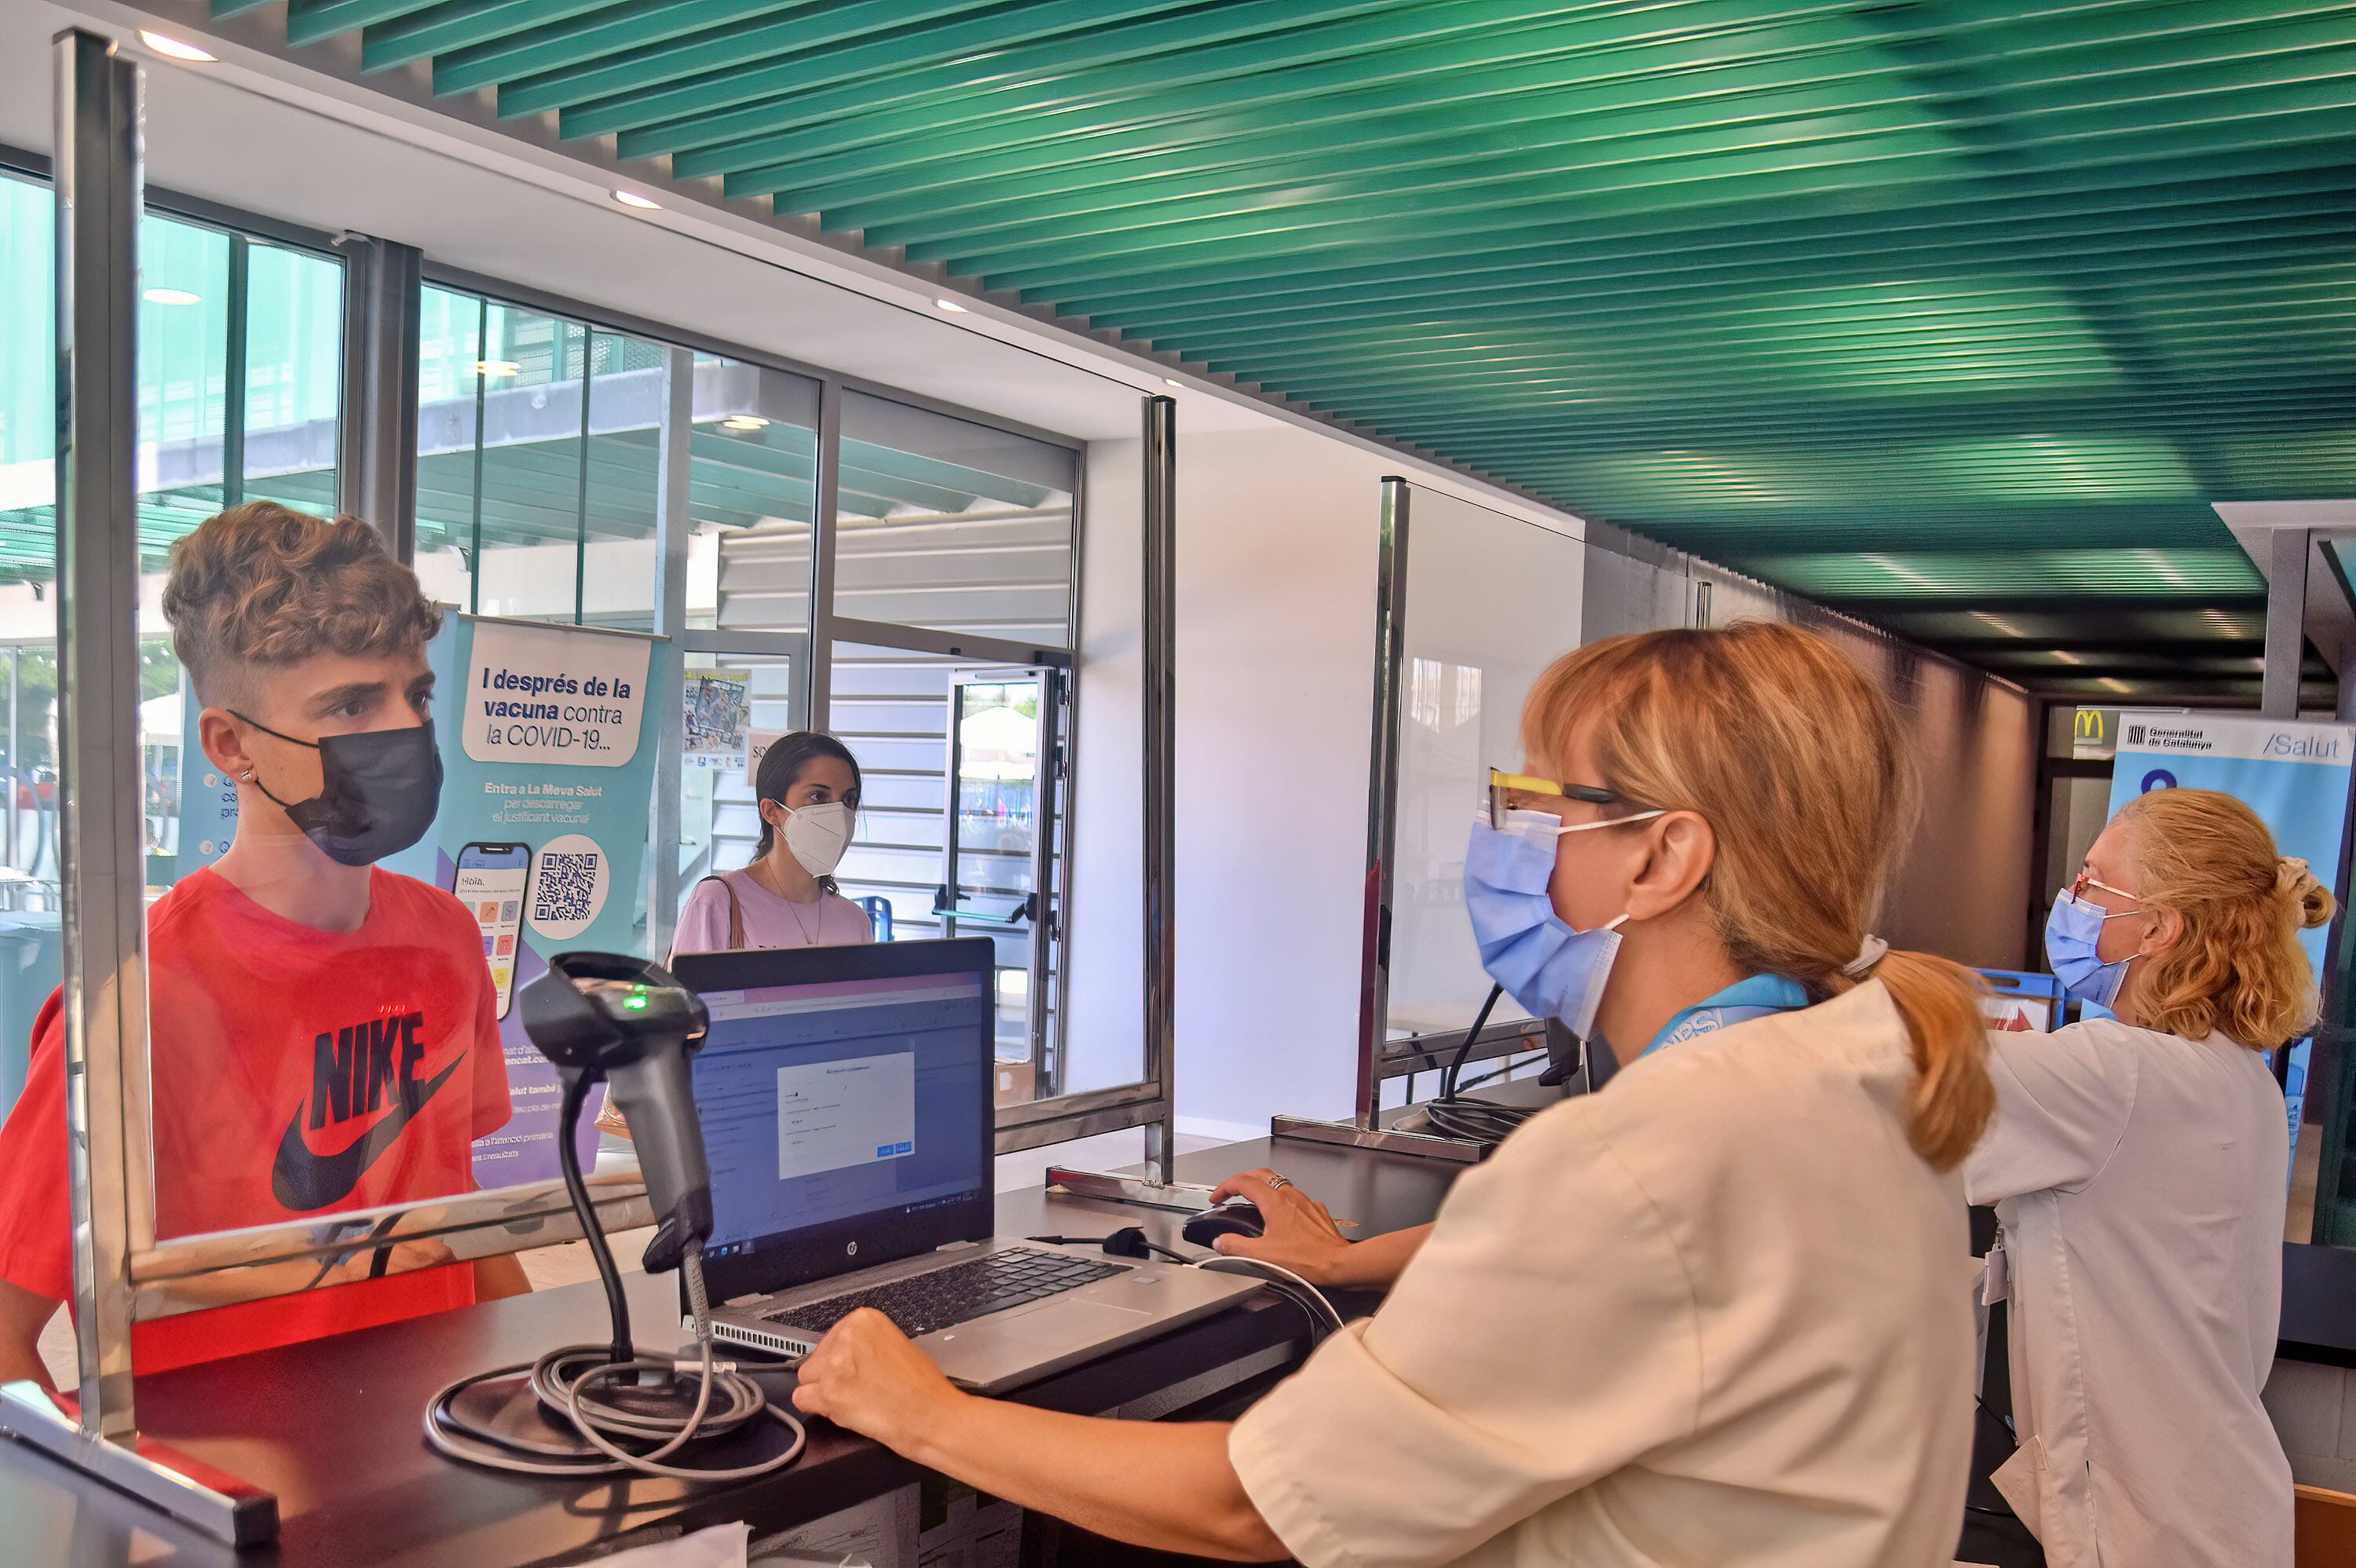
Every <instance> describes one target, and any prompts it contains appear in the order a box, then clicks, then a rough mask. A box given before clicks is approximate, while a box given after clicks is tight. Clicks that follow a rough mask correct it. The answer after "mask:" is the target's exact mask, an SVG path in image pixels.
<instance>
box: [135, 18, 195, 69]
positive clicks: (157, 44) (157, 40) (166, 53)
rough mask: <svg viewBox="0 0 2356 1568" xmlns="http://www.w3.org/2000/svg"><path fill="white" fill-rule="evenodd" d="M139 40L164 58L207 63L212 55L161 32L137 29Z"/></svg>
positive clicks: (192, 62)
mask: <svg viewBox="0 0 2356 1568" xmlns="http://www.w3.org/2000/svg"><path fill="white" fill-rule="evenodd" d="M139 41H140V42H141V43H143V44H145V45H146V46H147V47H148V48H151V49H154V50H155V52H156V53H157V54H159V55H162V56H163V57H164V58H165V59H176V60H187V61H188V62H190V63H191V64H194V65H209V64H211V63H212V60H213V57H212V56H211V55H209V54H207V53H206V52H205V51H204V50H202V49H200V48H197V46H196V45H194V44H184V43H182V42H181V41H180V40H179V39H177V38H167V37H165V36H164V35H163V34H161V33H151V32H149V31H147V30H146V29H145V27H142V28H141V29H140V30H139Z"/></svg>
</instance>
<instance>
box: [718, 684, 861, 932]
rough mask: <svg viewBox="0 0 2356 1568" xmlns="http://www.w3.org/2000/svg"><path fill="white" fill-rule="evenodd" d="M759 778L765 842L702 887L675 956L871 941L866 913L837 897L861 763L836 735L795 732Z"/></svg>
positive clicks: (766, 758) (776, 747) (766, 757)
mask: <svg viewBox="0 0 2356 1568" xmlns="http://www.w3.org/2000/svg"><path fill="white" fill-rule="evenodd" d="M753 782H754V788H755V792H756V794H757V795H759V797H760V798H759V805H760V811H761V842H760V844H759V846H758V847H757V848H755V850H754V852H753V861H752V864H750V865H748V866H746V867H745V868H744V869H742V870H737V871H723V872H722V873H721V874H720V875H718V876H716V877H706V878H704V879H703V880H701V881H700V882H698V883H696V884H695V891H693V892H692V893H690V894H689V895H688V900H687V907H686V908H685V909H683V910H681V911H680V915H679V934H678V936H677V937H676V938H675V939H674V940H673V942H672V944H671V952H672V953H673V954H680V953H713V952H719V951H723V950H725V949H730V948H740V947H847V946H850V945H852V944H857V943H862V942H872V941H873V940H874V939H875V938H874V930H873V927H872V926H870V925H869V924H868V922H867V913H866V912H865V911H864V910H862V909H861V908H860V907H859V906H858V905H857V904H855V903H852V902H851V901H850V900H849V899H847V898H844V897H843V896H842V895H841V893H839V892H837V891H835V888H834V878H833V876H832V874H831V873H832V872H833V870H834V869H835V867H836V866H838V865H840V864H841V860H842V852H843V850H845V849H846V848H849V847H850V845H851V827H852V824H853V819H854V818H855V817H856V816H857V814H858V811H859V762H858V759H856V758H854V757H853V756H852V755H851V752H850V749H849V748H848V747H846V746H844V745H843V743H842V742H841V741H838V740H836V739H835V738H834V737H833V736H831V735H824V734H820V733H819V732H818V731H814V730H798V731H795V732H794V733H792V734H790V735H787V736H783V737H781V738H780V739H778V740H777V741H776V743H774V744H773V745H771V746H770V747H769V749H768V751H767V752H764V753H763V754H762V757H761V766H760V770H759V772H758V773H755V775H754V781H753Z"/></svg>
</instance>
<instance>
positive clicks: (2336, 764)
mask: <svg viewBox="0 0 2356 1568" xmlns="http://www.w3.org/2000/svg"><path fill="white" fill-rule="evenodd" d="M2115 724H2116V733H2115V739H2114V741H2113V746H2114V752H2113V768H2114V772H2113V773H2112V774H2111V815H2112V816H2117V815H2118V812H2119V808H2120V807H2122V806H2124V805H2126V804H2127V802H2129V801H2131V800H2133V799H2135V798H2136V796H2137V795H2144V794H2147V793H2148V792H2149V791H2152V790H2156V789H2213V790H2216V791H2219V792H2220V793H2222V794H2225V795H2232V796H2233V798H2234V799H2236V800H2238V801H2240V802H2241V803H2242V804H2243V805H2246V806H2248V807H2249V808H2250V809H2251V810H2252V811H2254V812H2256V813H2257V814H2258V816H2259V818H2260V820H2262V821H2264V822H2265V825H2266V828H2267V831H2269V832H2271V833H2272V834H2273V835H2274V839H2275V848H2276V851H2277V852H2278V853H2280V854H2284V855H2293V856H2297V858H2298V859H2302V860H2305V861H2306V862H2307V863H2308V868H2309V869H2312V870H2313V871H2314V873H2315V874H2316V876H2317V877H2318V878H2319V879H2320V880H2322V881H2323V882H2324V884H2325V885H2326V886H2328V887H2330V888H2331V889H2332V891H2333V892H2334V893H2335V894H2336V895H2337V896H2338V897H2339V898H2340V899H2341V900H2342V901H2345V900H2346V898H2347V896H2348V890H2347V889H2346V887H2345V886H2340V885H2335V884H2336V883H2337V879H2338V878H2339V875H2340V855H2341V850H2342V848H2343V844H2344V839H2345V835H2346V831H2347V825H2348V805H2349V788H2350V782H2351V772H2350V769H2351V763H2352V762H2356V726H2351V725H2347V724H2308V723H2300V722H2297V721H2295V720H2277V719H2254V718H2251V717H2249V716H2248V715H2246V714H2217V713H2182V712H2175V713H2170V712H2153V711H2138V710H2135V709H2128V710H2126V711H2123V712H2121V713H2120V714H2118V716H2117V718H2116V720H2115ZM2328 938H2329V927H2328V926H2319V927H2317V928H2316V929H2315V930H2313V931H2303V932H2301V933H2299V944H2300V945H2301V946H2302V947H2304V948H2306V949H2307V956H2308V963H2309V964H2311V965H2313V966H2314V969H2315V974H2316V976H2317V977H2318V979H2320V978H2321V977H2322V976H2323V974H2324V955H2325V949H2326V946H2327V943H2328ZM2311 1049H2312V1048H2311V1045H2310V1042H2308V1041H2307V1040H2300V1041H2299V1042H2297V1044H2296V1045H2295V1046H2293V1047H2292V1049H2291V1056H2290V1064H2289V1076H2288V1078H2287V1079H2286V1082H2285V1084H2284V1097H2285V1098H2286V1100H2287V1101H2288V1103H2289V1114H2290V1134H2291V1144H2292V1147H2293V1149H2294V1151H2295V1150H2296V1149H2297V1143H2298V1133H2299V1112H2300V1107H2301V1104H2302V1102H2303V1101H2304V1100H2305V1098H2306V1086H2307V1070H2308V1057H2309V1053H2310V1051H2311Z"/></svg>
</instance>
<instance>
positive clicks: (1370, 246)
mask: <svg viewBox="0 0 2356 1568" xmlns="http://www.w3.org/2000/svg"><path fill="white" fill-rule="evenodd" d="M2348 167H2349V162H2348V159H2347V156H2346V152H2345V149H2344V148H2343V147H2340V146H2339V145H2337V144H2328V143H2319V144H2295V145H2290V146H2272V147H2256V148H2245V149H2239V150H2237V151H2235V152H2233V153H2219V154H2217V155H2214V156H2209V155H2206V150H2205V149H2204V153H2203V154H2201V155H2190V156H2188V157H2186V158H2184V159H2181V160H2179V161H2178V162H2177V163H2176V164H2175V165H2171V166H2169V167H2166V168H2161V169H2154V168H2151V167H2142V166H2139V165H2136V164H2135V163H2134V162H2133V161H2132V160H2125V161H2121V160H2111V161H2105V162H2104V163H2102V164H2100V165H2095V166H2091V167H2088V168H2085V169H2082V170H2075V171H2072V172H2070V173H2068V174H2063V175H2055V176H2022V178H2021V179H2020V181H2019V197H2018V198H2017V199H2021V200H2029V199H2031V198H2040V197H2041V198H2048V199H2051V198H2058V197H2073V196H2074V197H2084V198H2086V199H2087V200H2088V201H2089V202H2090V203H2091V204H2093V207H2094V210H2095V211H2097V212H2101V213H2104V214H2115V213H2121V212H2122V209H2121V208H2119V207H2118V206H2117V205H2116V204H2115V202H2113V201H2112V200H2110V199H2109V197H2110V194H2111V193H2115V192H2119V191H2127V190H2132V189H2133V188H2135V187H2136V181H2137V176H2138V175H2140V176H2141V177H2142V179H2143V180H2144V181H2146V182H2148V183H2149V184H2151V185H2153V186H2159V187H2164V186H2166V185H2167V184H2168V183H2169V179H2170V178H2171V176H2195V177H2198V178H2199V179H2200V180H2201V184H2202V185H2203V186H2204V187H2205V186H2206V185H2207V184H2208V183H2209V182H2210V181H2211V179H2214V178H2218V177H2223V178H2229V179H2230V178H2233V177H2240V178H2244V179H2250V180H2258V179H2263V178H2265V177H2266V176H2294V177H2303V178H2305V179H2307V180H2308V181H2311V182H2313V183H2314V184H2316V185H2317V186H2319V187H2325V186H2329V185H2330V184H2331V181H2332V179H2333V177H2334V176H2333V173H2332V171H2335V170H2338V171H2345V170H2346V169H2347V168H2348ZM1925 172H1927V171H1925ZM1804 177H1805V176H1804V174H1794V176H1790V178H1792V179H1804ZM1775 183H1776V184H1777V186H1778V187H1788V185H1789V180H1788V179H1786V180H1780V181H1777V182H1775ZM1746 189H1747V190H1750V194H1751V197H1753V198H1754V199H1750V200H1745V199H1743V198H1742V197H1741V195H1740V192H1742V191H1744V190H1746ZM1975 190H1976V185H1975V182H1973V181H1972V180H1970V179H1968V178H1966V177H1964V176H1962V175H1961V174H1960V173H1958V172H1953V171H1941V172H1940V173H1939V174H1936V175H1933V177H1931V178H1930V179H1929V180H1927V181H1926V182H1925V184H1924V186H1923V187H1913V188H1910V189H1906V190H1902V191H1893V190H1889V189H1879V188H1876V189H1860V190H1853V191H1843V190H1840V189H1836V188H1815V187H1811V188H1806V189H1793V188H1781V190H1780V194H1778V193H1777V192H1772V191H1769V190H1765V189H1753V188H1751V187H1741V186H1740V185H1738V184H1729V185H1728V186H1726V187H1723V189H1722V191H1721V192H1720V194H1719V197H1713V198H1711V199H1708V200H1703V201H1700V202H1697V203H1695V202H1687V203H1683V204H1680V205H1668V204H1666V203H1665V202H1664V201H1663V200H1662V199H1660V198H1659V197H1657V195H1656V194H1655V193H1649V192H1646V191H1644V190H1643V189H1642V188H1640V187H1630V188H1628V189H1625V190H1622V189H1618V188H1614V189H1612V190H1608V191H1606V190H1597V191H1593V192H1590V193H1589V195H1588V196H1587V197H1583V198H1582V200H1581V201H1580V202H1579V203H1573V204H1570V205H1569V207H1568V208H1566V209H1565V211H1566V212H1567V213H1571V214H1577V213H1582V212H1583V213H1585V214H1586V215H1587V216H1586V219H1585V221H1579V220H1577V219H1568V220H1567V219H1566V217H1565V216H1563V215H1559V214H1558V215H1557V216H1555V217H1553V218H1552V219H1551V220H1549V219H1548V218H1547V215H1545V214H1544V213H1542V212H1541V213H1537V214H1520V213H1516V214H1515V215H1513V217H1512V219H1511V220H1510V221H1509V222H1507V223H1505V224H1502V225H1490V224H1479V225H1473V224H1460V225H1444V226H1443V225H1431V226H1427V227H1425V228H1423V229H1419V230H1417V231H1415V236H1414V239H1415V242H1414V243H1412V244H1410V243H1408V242H1406V241H1405V240H1402V239H1401V238H1400V237H1399V236H1398V235H1397V234H1393V235H1391V236H1389V237H1387V238H1382V237H1378V238H1377V239H1376V241H1375V242H1373V243H1369V242H1368V240H1366V239H1365V237H1364V236H1363V235H1361V236H1350V235H1339V234H1326V233H1320V234H1318V235H1316V236H1314V237H1313V238H1306V239H1302V240H1299V241H1298V242H1293V243H1290V244H1289V245H1288V244H1287V243H1284V242H1281V237H1279V240H1280V242H1279V243H1274V244H1270V243H1267V242H1265V241H1263V242H1260V243H1256V244H1253V245H1251V246H1249V247H1248V248H1247V247H1243V246H1237V247H1236V248H1234V249H1232V250H1229V251H1226V252H1218V251H1214V252H1212V253H1209V254H1193V255H1175V254H1169V253H1166V252H1162V253H1156V252H1133V253H1130V254H1128V255H1123V256H1120V257H1119V258H1115V257H1113V256H1110V255H1108V256H1106V257H1102V258H1099V259H1098V261H1096V262H1095V263H1094V265H1093V267H1090V266H1088V265H1086V264H1083V263H1081V262H1078V261H1075V260H1066V261H1062V262H1059V263H1053V264H1046V265H1040V266H1034V267H1032V268H1028V269H1026V270H1025V271H1024V272H1020V273H995V274H985V275H984V280H983V281H984V282H985V283H988V284H989V286H991V288H994V289H1013V290H1017V291H1020V292H1021V293H1022V294H1023V297H1024V298H1025V299H1026V300H1032V301H1038V302H1058V303H1060V302H1062V301H1065V300H1069V299H1075V298H1083V297H1087V296H1088V295H1092V294H1109V295H1113V296H1114V297H1116V298H1118V297H1119V294H1120V293H1126V291H1127V290H1128V289H1130V287H1132V286H1146V287H1152V288H1158V289H1162V290H1175V289H1192V290H1196V291H1200V290H1204V289H1225V290H1226V291H1228V292H1230V293H1246V292H1250V291H1254V290H1256V289H1257V288H1258V287H1261V286H1268V285H1271V284H1274V285H1276V286H1282V285H1281V284H1280V283H1277V281H1278V280H1290V281H1291V282H1292V283H1296V284H1297V283H1299V282H1300V281H1301V280H1302V279H1303V278H1304V277H1312V278H1313V277H1318V276H1320V275H1321V274H1325V273H1329V272H1330V273H1333V274H1336V275H1340V274H1345V273H1354V272H1358V271H1359V270H1361V269H1364V268H1367V267H1370V266H1382V265H1387V266H1389V267H1390V268H1392V269H1393V270H1394V271H1397V270H1399V269H1403V268H1413V267H1422V268H1427V269H1438V268H1462V269H1463V270H1466V271H1468V272H1480V271H1483V270H1489V269H1498V268H1505V267H1511V266H1526V265H1528V264H1530V263H1531V262H1533V261H1544V260H1547V259H1548V258H1550V257H1555V256H1560V255H1566V254H1577V253H1578V252H1579V251H1580V250H1581V248H1582V247H1587V246H1599V247H1602V246H1612V245H1614V244H1618V245H1622V246H1623V247H1625V248H1629V249H1634V248H1637V247H1639V246H1643V245H1648V244H1655V243H1659V242H1664V241H1666V240H1670V239H1671V238H1672V237H1674V236H1676V235H1680V234H1684V235H1687V236H1689V237H1690V243H1689V246H1688V248H1689V249H1690V250H1691V251H1693V253H1694V254H1696V255H1697V256H1700V257H1702V258H1703V260H1702V261H1699V262H1697V263H1696V264H1697V265H1707V264H1714V263H1712V262H1711V261H1709V260H1708V252H1712V251H1719V250H1724V249H1730V248H1731V249H1734V250H1737V251H1746V250H1748V249H1751V248H1752V247H1753V246H1755V245H1756V244H1757V243H1759V242H1760V241H1761V240H1762V237H1763V238H1765V239H1766V240H1767V241H1768V242H1770V243H1772V242H1774V240H1773V230H1774V229H1776V228H1779V227H1783V226H1785V225H1792V226H1795V227H1797V228H1798V229H1802V230H1804V231H1815V230H1819V229H1825V228H1828V227H1831V226H1832V224H1833V220H1834V219H1835V218H1836V217H1837V215H1838V214H1839V213H1841V212H1842V211H1844V210H1845V211H1846V212H1847V214H1848V215H1849V216H1850V218H1851V219H1852V220H1854V219H1856V216H1857V215H1858V213H1860V212H1868V211H1871V210H1873V209H1875V208H1879V209H1880V210H1882V211H1883V212H1886V213H1889V214H1890V216H1891V219H1892V227H1891V230H1890V232H1891V234H1892V235H1893V238H1892V239H1890V240H1888V241H1886V242H1885V241H1883V240H1879V238H1878V237H1877V235H1876V231H1875V229H1874V226H1872V225H1871V224H1870V223H1867V224H1864V225H1862V226H1860V228H1859V229H1858V240H1857V242H1856V243H1854V244H1852V245H1850V246H1847V247H1843V248H1841V249H1839V250H1837V251H1833V252H1830V253H1819V254H1815V255H1813V256H1812V257H1811V258H1810V259H1811V260H1812V261H1814V262H1815V265H1816V266H1817V267H1819V268H1833V267H1837V268H1839V269H1841V270H1840V271H1839V272H1837V274H1836V275H1837V276H1849V275H1852V274H1855V273H1857V272H1859V271H1861V270H1862V269H1863V268H1865V267H1867V266H1869V265H1871V264H1873V263H1875V262H1876V261H1879V259H1880V258H1881V257H1883V256H1885V255H1909V254H1914V253H1917V252H1918V251H1919V250H1920V248H1921V246H1922V240H1915V239H1911V238H1908V236H1910V235H1911V234H1912V233H1913V232H1914V230H1915V229H1938V228H1942V227H1944V228H1947V229H1957V228H1960V229H1962V232H1961V233H1959V234H1947V235H1944V238H1945V239H1946V240H1950V241H1956V240H1961V241H1962V244H1961V245H1960V246H1959V247H1958V249H1957V251H1956V253H1957V254H1960V255H1965V256H1971V257H1976V256H1979V255H1982V254H1985V253H1987V247H1988V246H1989V245H1990V244H1994V245H1996V246H1997V253H2019V254H2027V255H2035V256H2040V257H2041V258H2043V259H2044V260H2045V261H2047V263H2048V264H2053V263H2060V264H2064V265H2066V264H2068V262H2069V261H2070V256H2071V252H2070V251H2068V250H2066V249H2064V248H2061V247H2055V246H2043V245H2040V226H2038V225H2036V224H2033V223H2008V222H2004V221H2002V219H2001V215H2000V214H1992V215H1990V216H1991V217H1992V218H1994V219H1996V221H1994V222H1993V223H1991V224H1990V225H1989V226H1988V229H1983V230H1981V231H1977V232H1975V231H1974V230H1973V229H1971V227H1970V226H1969V225H1960V226H1959V225H1954V224H1948V225H1944V226H1941V225H1930V224H1910V223H1908V222H1906V221H1905V219H1906V218H1907V217H1908V216H1909V215H1910V214H1911V213H1912V210H1913V209H1914V208H1916V207H1917V206H1918V204H1919V205H1922V206H1933V205H1948V206H1953V207H1954V208H1965V207H1968V206H1970V205H1972V203H1973V201H1974V192H1975ZM1683 194H1684V195H1687V196H1693V195H1707V192H1705V191H1699V190H1697V191H1689V192H1685V193H1683ZM2156 206H2159V207H2163V208H2164V206H2165V202H2164V199H2162V198H2156ZM2110 227H2112V228H2114V229H2123V230H2126V231H2127V232H2132V231H2134V229H2135V228H2136V224H2135V222H2134V221H2133V220H2132V219H2131V218H2127V217H2125V216H2121V217H2120V218H2118V219H2115V221H2113V222H2112V223H2111V224H2110ZM1623 229H1624V232H1623ZM1989 229H1992V230H1993V233H1992V234H1991V232H1989V231H1988V230H1989ZM1974 241H1977V242H1978V243H1977V245H1975V244H1974ZM2246 254H2248V255H2249V256H2250V257H2251V258H2252V259H2253V260H2254V261H2264V259H2265V253H2264V252H2263V251H2257V250H2252V251H2248V252H2246ZM1081 314H1087V313H1085V312H1083V313H1081Z"/></svg>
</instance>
